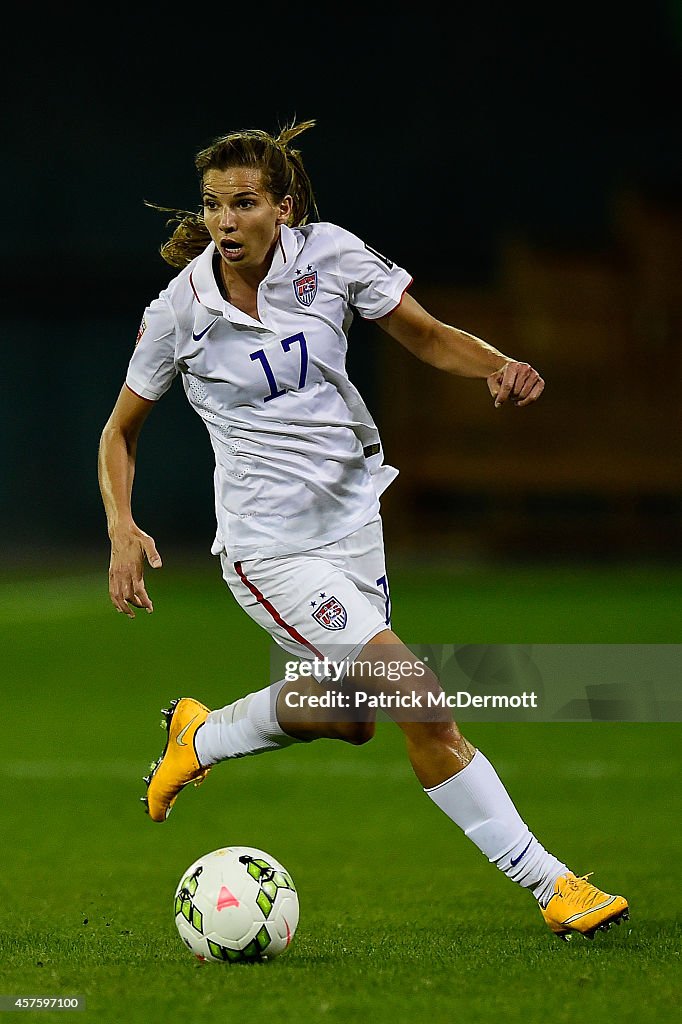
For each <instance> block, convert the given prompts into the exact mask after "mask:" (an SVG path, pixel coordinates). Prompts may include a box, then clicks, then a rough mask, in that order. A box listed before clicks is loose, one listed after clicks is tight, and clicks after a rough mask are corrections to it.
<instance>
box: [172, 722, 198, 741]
mask: <svg viewBox="0 0 682 1024" xmlns="http://www.w3.org/2000/svg"><path fill="white" fill-rule="evenodd" d="M196 717H197V716H196V715H195V716H194V718H190V720H189V722H188V723H187V725H186V726H185V728H184V729H183V730H182V732H179V733H178V735H177V736H176V738H175V742H176V743H177V744H178V746H180V747H186V746H187V744H186V743H185V742H184V741H183V738H182V737H183V736H184V735H185V733H186V732H187V730H188V729H189V727H190V725H191V724H192V722H193V721H194V719H195V718H196Z"/></svg>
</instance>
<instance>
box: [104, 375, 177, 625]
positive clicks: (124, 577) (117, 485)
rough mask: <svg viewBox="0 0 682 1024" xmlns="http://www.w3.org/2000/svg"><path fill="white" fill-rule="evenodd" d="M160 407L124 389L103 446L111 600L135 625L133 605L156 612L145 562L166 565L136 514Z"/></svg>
mask: <svg viewBox="0 0 682 1024" xmlns="http://www.w3.org/2000/svg"><path fill="white" fill-rule="evenodd" d="M154 404H155V403H154V402H153V401H150V400H149V399H146V398H140V396H139V395H136V394H135V393H134V392H133V391H131V390H130V388H129V387H127V385H124V386H123V387H122V388H121V392H120V394H119V396H118V399H117V401H116V405H115V406H114V408H113V410H112V413H111V416H110V417H109V419H108V420H107V423H106V424H105V427H104V430H103V431H102V435H101V437H100V442H99V454H98V462H97V469H98V476H99V486H100V492H101V494H102V501H103V502H104V509H105V512H106V516H107V527H108V530H109V539H110V540H111V561H110V565H109V595H110V597H111V601H112V603H113V605H114V607H115V608H116V609H117V610H118V611H119V612H123V614H124V615H127V616H128V617H129V618H131V619H133V618H135V612H134V611H133V608H132V607H131V606H133V605H134V606H135V607H136V608H144V609H145V610H146V611H147V612H150V613H151V612H153V611H154V606H153V605H152V602H151V600H150V598H149V595H148V594H147V591H146V589H145V584H144V561H145V558H146V559H147V561H148V562H149V564H150V565H151V567H152V568H153V569H158V568H160V567H161V564H162V563H161V556H160V555H159V553H158V551H157V550H156V545H155V543H154V540H153V539H152V538H151V537H150V536H149V534H148V533H145V532H144V530H141V529H140V528H139V526H137V524H136V523H135V521H134V519H133V514H132V509H131V497H132V490H133V477H134V475H135V456H136V452H137V439H138V437H139V435H140V431H141V429H142V425H143V423H144V421H145V420H146V419H147V416H148V415H149V413H150V412H151V410H152V409H153V407H154Z"/></svg>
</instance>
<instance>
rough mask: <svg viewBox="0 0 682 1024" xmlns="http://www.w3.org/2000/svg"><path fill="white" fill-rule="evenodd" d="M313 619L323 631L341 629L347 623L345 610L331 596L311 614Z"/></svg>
mask: <svg viewBox="0 0 682 1024" xmlns="http://www.w3.org/2000/svg"><path fill="white" fill-rule="evenodd" d="M313 618H314V619H317V621H318V622H319V623H320V625H321V626H324V628H325V629H343V628H344V626H345V625H346V622H347V621H348V616H347V614H346V609H345V608H344V607H343V605H342V604H341V602H340V601H337V599H336V598H335V597H334V596H333V595H332V597H328V598H327V600H326V601H325V602H324V603H323V604H321V605H320V607H319V608H318V609H317V610H316V611H314V612H313Z"/></svg>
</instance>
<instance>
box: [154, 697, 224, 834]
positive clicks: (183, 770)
mask: <svg viewBox="0 0 682 1024" xmlns="http://www.w3.org/2000/svg"><path fill="white" fill-rule="evenodd" d="M161 714H162V715H163V720H162V722H161V728H162V729H166V731H167V733H168V738H167V740H166V746H165V747H164V750H163V753H162V754H161V757H160V758H159V759H158V761H154V762H153V763H152V765H151V771H150V773H149V775H145V777H144V782H146V783H147V795H146V796H143V797H140V799H141V800H142V802H143V803H144V805H145V808H146V811H147V813H148V814H149V817H150V818H151V819H152V821H165V820H166V818H167V817H168V815H169V814H170V812H171V808H172V806H173V804H174V803H175V801H176V799H177V796H178V793H179V792H180V790H181V789H183V788H184V787H185V786H187V785H189V783H190V782H193V783H194V785H195V786H199V785H200V784H201V783H202V782H203V781H204V779H205V778H206V776H207V775H208V773H209V771H210V768H202V766H201V765H200V764H199V758H198V757H197V752H196V749H195V746H194V737H195V735H196V731H197V729H198V728H199V726H200V725H203V723H204V722H205V721H206V718H207V716H208V715H209V714H210V711H209V709H208V708H207V707H204V705H203V704H200V703H199V701H197V700H194V699H193V698H192V697H179V698H178V699H177V700H174V701H171V704H170V707H169V708H168V709H166V710H163V711H162V712H161Z"/></svg>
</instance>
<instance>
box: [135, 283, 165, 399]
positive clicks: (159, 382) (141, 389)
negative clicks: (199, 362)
mask: <svg viewBox="0 0 682 1024" xmlns="http://www.w3.org/2000/svg"><path fill="white" fill-rule="evenodd" d="M175 335H176V321H175V317H174V316H173V311H172V309H171V307H170V304H169V303H168V302H167V301H166V299H165V298H164V295H163V292H162V293H161V295H160V296H159V297H158V299H154V301H153V302H151V303H150V304H149V305H148V306H147V308H146V309H145V311H144V314H143V316H142V322H141V323H140V329H139V331H138V332H137V341H136V342H135V351H134V352H133V354H132V356H131V359H130V362H129V363H128V371H127V374H126V384H127V386H128V387H129V388H130V390H131V391H134V392H135V394H136V395H139V396H140V398H147V399H149V400H150V401H152V402H155V401H156V400H157V399H159V398H161V396H162V395H163V394H165V392H166V391H168V388H169V387H170V386H171V384H172V383H173V379H174V378H175V375H176V373H177V367H176V365H175Z"/></svg>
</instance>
